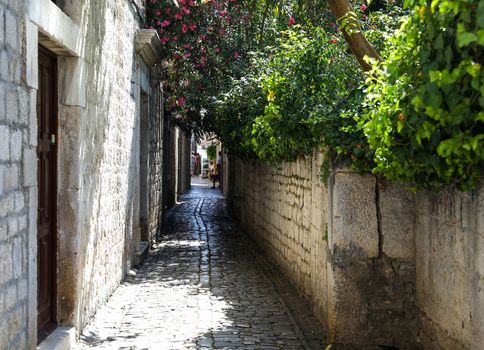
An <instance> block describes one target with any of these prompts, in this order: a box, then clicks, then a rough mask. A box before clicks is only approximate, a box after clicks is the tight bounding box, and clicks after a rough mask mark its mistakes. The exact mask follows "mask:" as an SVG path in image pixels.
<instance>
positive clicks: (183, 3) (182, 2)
mask: <svg viewBox="0 0 484 350" xmlns="http://www.w3.org/2000/svg"><path fill="white" fill-rule="evenodd" d="M179 3H180V4H182V5H185V4H186V3H187V1H186V0H180V1H179Z"/></svg>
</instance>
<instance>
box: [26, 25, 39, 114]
mask: <svg viewBox="0 0 484 350" xmlns="http://www.w3.org/2000/svg"><path fill="white" fill-rule="evenodd" d="M38 33H39V28H38V27H37V26H36V25H35V24H33V23H32V22H30V21H27V30H26V40H25V41H26V51H27V54H26V56H27V63H26V70H27V71H26V82H27V85H28V86H30V87H31V88H33V89H37V87H38V85H39V74H38V70H39V67H38V53H39V38H38V36H39V34H38ZM32 106H35V104H33V105H32ZM32 110H35V108H32Z"/></svg>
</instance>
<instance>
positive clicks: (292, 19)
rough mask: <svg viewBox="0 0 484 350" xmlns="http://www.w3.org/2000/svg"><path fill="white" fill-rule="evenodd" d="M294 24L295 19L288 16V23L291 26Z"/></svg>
mask: <svg viewBox="0 0 484 350" xmlns="http://www.w3.org/2000/svg"><path fill="white" fill-rule="evenodd" d="M295 24H296V20H295V19H294V18H293V17H291V18H289V25H290V26H293V25H295Z"/></svg>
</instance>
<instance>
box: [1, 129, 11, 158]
mask: <svg viewBox="0 0 484 350" xmlns="http://www.w3.org/2000/svg"><path fill="white" fill-rule="evenodd" d="M9 134H10V132H9V128H8V126H5V125H0V140H3V142H0V160H4V161H5V160H9V159H10V143H9V142H5V141H6V140H9Z"/></svg>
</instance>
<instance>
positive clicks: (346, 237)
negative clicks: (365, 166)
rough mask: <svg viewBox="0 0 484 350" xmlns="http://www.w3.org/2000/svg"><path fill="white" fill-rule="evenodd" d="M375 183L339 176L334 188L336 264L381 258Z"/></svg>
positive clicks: (351, 175)
mask: <svg viewBox="0 0 484 350" xmlns="http://www.w3.org/2000/svg"><path fill="white" fill-rule="evenodd" d="M375 186H376V179H375V177H374V176H371V175H358V174H355V173H353V172H337V173H336V175H335V183H334V188H333V229H332V231H331V234H332V237H331V242H332V244H333V246H332V247H331V248H330V249H331V250H333V254H334V256H335V261H339V263H341V264H346V263H348V262H350V261H351V260H354V259H359V258H369V257H376V256H378V253H379V252H378V244H379V234H378V222H377V211H376V200H375V199H376V194H375Z"/></svg>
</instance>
